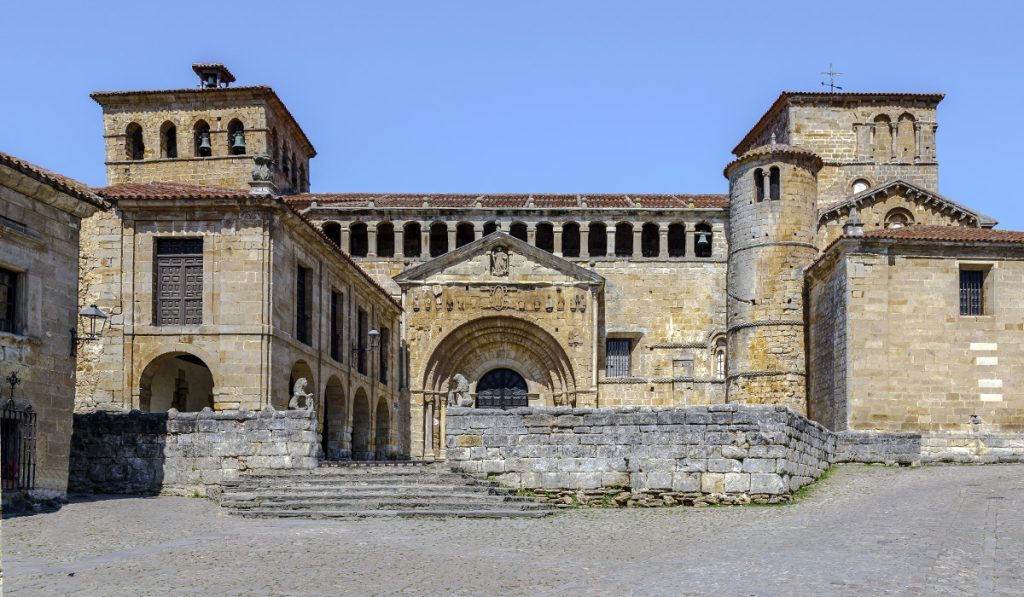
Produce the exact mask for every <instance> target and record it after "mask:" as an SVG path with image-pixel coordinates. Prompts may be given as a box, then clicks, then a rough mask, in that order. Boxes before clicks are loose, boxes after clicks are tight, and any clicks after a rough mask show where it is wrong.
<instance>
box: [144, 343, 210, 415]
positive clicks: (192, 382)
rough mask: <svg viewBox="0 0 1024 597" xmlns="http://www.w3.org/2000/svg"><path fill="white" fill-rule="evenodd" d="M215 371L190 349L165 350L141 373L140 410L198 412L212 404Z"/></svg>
mask: <svg viewBox="0 0 1024 597" xmlns="http://www.w3.org/2000/svg"><path fill="white" fill-rule="evenodd" d="M213 388H214V381H213V372H212V371H211V370H210V368H209V367H208V366H207V365H206V363H205V362H204V361H203V360H202V359H200V358H199V357H197V356H195V355H193V354H189V353H187V352H170V353H166V354H162V355H160V356H158V357H156V358H155V359H153V360H152V361H150V362H149V364H148V365H146V367H145V368H144V369H143V370H142V375H141V376H139V410H141V411H143V412H166V411H168V410H170V409H171V408H174V409H176V410H178V411H181V412H196V411H200V410H203V409H204V408H207V407H209V408H211V409H212V408H213V407H214V399H213Z"/></svg>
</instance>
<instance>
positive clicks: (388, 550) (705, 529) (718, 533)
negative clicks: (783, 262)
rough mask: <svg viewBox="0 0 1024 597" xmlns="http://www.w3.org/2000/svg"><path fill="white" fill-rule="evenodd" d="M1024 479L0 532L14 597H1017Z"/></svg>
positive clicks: (89, 522) (921, 480)
mask: <svg viewBox="0 0 1024 597" xmlns="http://www.w3.org/2000/svg"><path fill="white" fill-rule="evenodd" d="M1022 473H1024V467H1022V466H1021V465H1016V464H1009V465H990V466H928V467H921V468H912V469H906V468H893V467H879V466H861V465H841V466H839V467H837V468H836V469H835V470H834V472H833V474H831V475H830V476H829V477H828V478H826V479H824V480H823V481H821V482H819V483H817V484H815V485H813V486H811V487H810V488H809V492H808V493H807V495H806V496H805V497H803V498H802V499H798V500H797V501H796V502H795V503H793V504H788V505H782V506H744V507H717V508H657V509H650V508H647V509H626V510H607V509H573V510H567V511H564V512H561V513H559V514H557V515H555V516H550V517H547V518H544V519H537V520H509V519H498V520H445V521H434V520H374V521H284V520H269V521H264V520H259V521H251V520H247V519H241V518H237V517H229V516H227V515H226V514H224V511H223V510H222V509H221V508H219V507H217V505H216V504H214V503H212V502H210V501H208V500H202V499H189V498H176V497H159V498H125V499H109V500H103V499H95V500H92V501H73V502H72V503H71V504H69V505H67V506H65V507H64V508H62V509H61V510H60V511H59V512H57V513H55V514H48V515H37V516H28V517H22V518H14V519H10V520H7V521H4V524H3V532H4V561H5V570H4V572H5V577H6V578H5V583H4V584H5V589H6V590H7V594H9V595H12V596H17V595H158V594H159V595H167V594H202V595H249V594H284V595H328V594H341V593H354V594H391V593H415V594H452V593H454V594H499V593H500V594H566V593H570V594H583V593H592V594H665V595H667V594H672V595H679V594H720V595H822V594H837V595H865V594H871V595H879V594H918V595H936V594H970V595H1019V594H1020V593H1021V592H1022V590H1024V569H1022V568H1021V567H1020V554H1021V553H1022V549H1024V508H1022V507H1024V474H1022Z"/></svg>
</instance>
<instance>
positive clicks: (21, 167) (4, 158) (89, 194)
mask: <svg viewBox="0 0 1024 597" xmlns="http://www.w3.org/2000/svg"><path fill="white" fill-rule="evenodd" d="M0 164H2V165H4V166H7V167H9V168H13V169H14V170H17V171H18V172H21V173H22V174H24V175H26V176H29V177H30V178H33V179H35V180H38V181H39V182H41V183H43V184H46V185H49V186H51V187H53V188H54V189H56V190H58V191H60V192H62V193H65V194H67V195H70V196H72V197H74V198H76V199H81V200H82V201H85V202H86V203H90V204H92V205H94V206H96V207H99V208H101V209H106V207H107V204H106V202H104V201H103V199H102V198H100V196H99V195H97V194H96V193H95V192H94V190H93V188H92V187H90V186H89V185H87V184H85V183H82V182H78V181H77V180H75V179H73V178H68V177H67V176H64V175H61V174H57V173H56V172H54V171H52V170H47V169H46V168H43V167H42V166H37V165H35V164H33V163H31V162H26V161H25V160H23V159H21V158H17V157H14V156H13V155H11V154H9V153H4V152H2V151H0Z"/></svg>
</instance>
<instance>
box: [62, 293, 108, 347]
mask: <svg viewBox="0 0 1024 597" xmlns="http://www.w3.org/2000/svg"><path fill="white" fill-rule="evenodd" d="M106 318H107V315H106V313H104V312H103V311H100V308H99V307H97V306H96V305H89V306H88V307H86V308H85V309H82V310H81V311H80V312H79V313H78V319H79V320H81V322H82V324H83V325H84V324H85V322H86V321H88V322H89V335H88V336H84V337H79V336H78V328H73V329H72V330H71V356H75V355H77V354H78V343H79V342H88V341H90V340H99V336H98V335H97V334H96V325H97V324H99V325H100V326H102V325H103V324H102V321H103V320H104V319H106Z"/></svg>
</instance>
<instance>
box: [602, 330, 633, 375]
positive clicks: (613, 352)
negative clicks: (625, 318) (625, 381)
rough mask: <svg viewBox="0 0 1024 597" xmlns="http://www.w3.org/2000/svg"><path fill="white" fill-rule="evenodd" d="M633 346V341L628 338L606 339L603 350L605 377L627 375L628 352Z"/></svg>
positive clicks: (628, 373)
mask: <svg viewBox="0 0 1024 597" xmlns="http://www.w3.org/2000/svg"><path fill="white" fill-rule="evenodd" d="M632 348H633V341H632V340H630V339H628V338H612V339H609V340H608V345H607V350H606V351H605V353H606V356H605V362H606V364H607V368H606V370H605V377H629V376H630V374H631V372H630V361H629V358H630V357H629V354H630V352H631V349H632Z"/></svg>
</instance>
